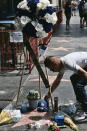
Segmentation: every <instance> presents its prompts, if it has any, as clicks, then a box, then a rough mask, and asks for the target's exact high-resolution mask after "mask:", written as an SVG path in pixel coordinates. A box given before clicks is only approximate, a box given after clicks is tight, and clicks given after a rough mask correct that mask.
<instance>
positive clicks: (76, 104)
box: [74, 102, 82, 112]
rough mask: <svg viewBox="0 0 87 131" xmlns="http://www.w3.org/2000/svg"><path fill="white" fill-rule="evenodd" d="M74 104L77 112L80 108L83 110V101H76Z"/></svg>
mask: <svg viewBox="0 0 87 131" xmlns="http://www.w3.org/2000/svg"><path fill="white" fill-rule="evenodd" d="M74 105H75V107H76V112H77V111H78V110H82V106H81V103H79V102H76V103H74Z"/></svg>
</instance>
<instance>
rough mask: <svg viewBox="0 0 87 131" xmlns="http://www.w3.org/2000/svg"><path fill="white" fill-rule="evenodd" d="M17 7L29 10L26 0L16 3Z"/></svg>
mask: <svg viewBox="0 0 87 131" xmlns="http://www.w3.org/2000/svg"><path fill="white" fill-rule="evenodd" d="M17 8H19V9H20V8H21V9H26V10H30V8H29V7H28V6H27V1H26V0H23V1H21V2H20V3H19V4H18V5H17Z"/></svg>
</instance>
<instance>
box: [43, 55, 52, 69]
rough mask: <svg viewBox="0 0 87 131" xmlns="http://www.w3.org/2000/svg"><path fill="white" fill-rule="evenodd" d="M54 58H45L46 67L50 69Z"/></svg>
mask: <svg viewBox="0 0 87 131" xmlns="http://www.w3.org/2000/svg"><path fill="white" fill-rule="evenodd" d="M53 57H54V56H47V57H46V58H45V60H44V65H45V66H46V67H49V66H50V65H51V64H52V63H53V62H52V58H53Z"/></svg>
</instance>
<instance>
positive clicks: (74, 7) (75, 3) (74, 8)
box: [72, 0, 77, 16]
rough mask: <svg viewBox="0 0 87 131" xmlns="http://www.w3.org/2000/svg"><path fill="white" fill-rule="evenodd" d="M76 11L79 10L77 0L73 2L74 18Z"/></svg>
mask: <svg viewBox="0 0 87 131" xmlns="http://www.w3.org/2000/svg"><path fill="white" fill-rule="evenodd" d="M76 10H77V2H76V0H72V16H76Z"/></svg>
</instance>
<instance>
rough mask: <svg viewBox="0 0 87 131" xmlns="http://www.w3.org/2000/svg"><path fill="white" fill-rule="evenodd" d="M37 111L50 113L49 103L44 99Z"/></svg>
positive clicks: (39, 103) (41, 100)
mask: <svg viewBox="0 0 87 131" xmlns="http://www.w3.org/2000/svg"><path fill="white" fill-rule="evenodd" d="M37 111H39V112H48V111H49V103H48V101H46V100H44V99H40V100H39V102H38V106H37Z"/></svg>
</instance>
